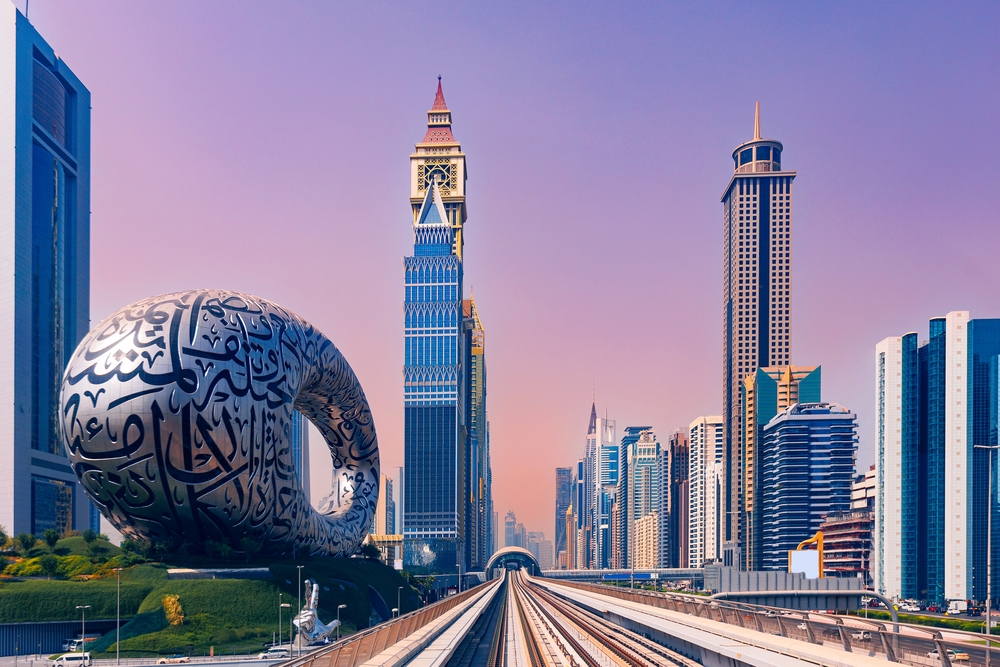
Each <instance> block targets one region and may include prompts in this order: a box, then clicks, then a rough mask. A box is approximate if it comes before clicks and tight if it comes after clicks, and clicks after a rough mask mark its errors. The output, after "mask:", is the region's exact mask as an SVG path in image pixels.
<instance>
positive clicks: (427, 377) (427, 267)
mask: <svg viewBox="0 0 1000 667" xmlns="http://www.w3.org/2000/svg"><path fill="white" fill-rule="evenodd" d="M410 175H411V178H410V205H411V208H412V210H413V255H412V256H410V257H406V258H405V259H404V260H403V268H404V275H405V284H406V290H405V301H404V306H403V314H404V328H405V355H404V358H405V361H404V367H403V396H404V411H405V415H404V450H405V453H404V458H405V466H404V471H405V473H406V481H405V484H404V492H405V494H406V495H405V497H404V503H403V504H404V507H405V512H406V515H405V517H404V527H403V530H404V533H403V535H404V545H403V558H404V562H405V564H406V566H407V567H408V568H420V569H422V570H425V571H440V572H445V571H447V572H452V571H454V569H455V566H456V564H459V562H460V560H461V561H463V562H462V565H463V569H464V567H467V566H468V562H467V561H466V559H465V552H466V550H465V546H464V542H465V540H466V539H467V538H468V536H467V535H466V527H467V521H466V516H465V515H466V512H467V510H468V498H469V495H468V489H467V484H468V476H467V475H468V473H467V471H466V466H467V465H468V460H467V456H466V453H467V448H468V444H467V442H466V440H465V438H466V433H467V431H466V418H467V415H466V414H465V412H466V408H467V405H466V399H465V392H466V391H467V386H466V380H465V373H466V372H467V371H468V369H466V368H463V361H464V360H465V354H464V349H463V348H464V344H465V337H464V335H463V326H464V325H463V322H464V319H463V316H462V300H463V290H462V250H463V237H462V229H463V225H464V224H465V220H466V208H465V180H466V170H465V154H464V153H463V152H462V148H461V145H460V144H459V142H458V141H457V140H456V139H455V137H454V136H453V135H452V132H451V111H449V110H448V106H447V104H445V101H444V93H443V92H442V90H441V81H440V79H439V80H438V88H437V95H436V96H435V98H434V104H433V106H432V107H431V110H430V111H428V112H427V132H426V134H425V135H424V138H423V141H421V142H420V143H418V144H416V150H415V152H414V153H413V154H411V155H410Z"/></svg>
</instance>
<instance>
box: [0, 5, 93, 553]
mask: <svg viewBox="0 0 1000 667" xmlns="http://www.w3.org/2000/svg"><path fill="white" fill-rule="evenodd" d="M0 88H2V89H0V156H2V157H0V236H2V242H0V302H2V303H3V306H4V313H5V316H4V318H3V320H2V324H0V524H2V525H3V526H5V527H6V528H7V531H8V532H9V533H10V534H12V535H14V534H17V533H21V532H24V533H34V534H36V535H41V533H42V532H44V531H45V530H47V529H49V528H54V529H56V530H58V531H60V532H61V533H65V532H67V531H69V530H85V529H87V528H93V529H98V528H99V527H100V523H99V522H100V515H99V514H98V513H97V510H96V509H95V508H94V506H93V504H92V503H91V502H90V500H89V499H88V498H87V497H86V496H85V495H84V493H83V489H82V488H81V487H80V485H79V484H78V483H77V479H76V475H75V474H74V473H73V470H72V469H71V468H70V466H69V463H68V461H67V458H66V452H65V451H64V450H63V447H62V444H61V443H60V441H59V438H58V423H59V422H58V407H57V405H58V398H59V388H60V384H61V382H62V373H63V369H64V367H65V362H66V360H67V359H68V358H69V356H70V355H71V354H72V353H73V351H74V350H75V349H76V346H77V344H78V343H79V342H80V340H81V339H82V338H83V336H84V335H85V334H86V333H87V331H88V330H89V329H90V91H88V90H87V88H86V87H85V86H84V85H83V83H81V82H80V80H79V79H78V78H77V77H76V75H75V74H74V73H73V71H72V70H70V68H69V67H67V66H66V63H65V62H63V61H62V60H61V59H60V58H59V57H58V56H57V55H56V53H55V51H53V50H52V47H50V46H49V45H48V43H46V41H45V40H44V39H43V38H42V37H41V35H39V34H38V32H37V31H36V30H35V28H34V26H32V25H31V23H29V22H28V20H27V19H26V18H25V17H24V15H23V14H21V13H20V12H19V11H18V10H17V8H16V7H15V6H14V5H13V4H12V3H5V4H4V5H3V7H2V8H0Z"/></svg>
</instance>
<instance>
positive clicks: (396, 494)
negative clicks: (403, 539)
mask: <svg viewBox="0 0 1000 667" xmlns="http://www.w3.org/2000/svg"><path fill="white" fill-rule="evenodd" d="M392 501H393V503H394V504H395V506H396V528H395V530H393V531H392V532H393V533H394V534H396V535H402V534H403V466H399V467H397V468H396V474H395V476H394V477H393V480H392Z"/></svg>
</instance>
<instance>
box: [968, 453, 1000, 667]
mask: <svg viewBox="0 0 1000 667" xmlns="http://www.w3.org/2000/svg"><path fill="white" fill-rule="evenodd" d="M972 447H973V449H986V450H988V451H989V456H990V463H989V468H990V484H989V487H988V488H987V489H986V667H990V646H991V645H992V641H991V637H992V635H993V627H992V625H991V623H990V619H991V617H992V615H993V451H994V450H996V449H1000V445H992V446H990V445H973V446H972Z"/></svg>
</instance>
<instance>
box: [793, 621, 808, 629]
mask: <svg viewBox="0 0 1000 667" xmlns="http://www.w3.org/2000/svg"><path fill="white" fill-rule="evenodd" d="M795 627H797V628H798V629H799V630H808V629H809V626H807V625H806V624H805V623H799V624H798V625H796V626H795Z"/></svg>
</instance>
